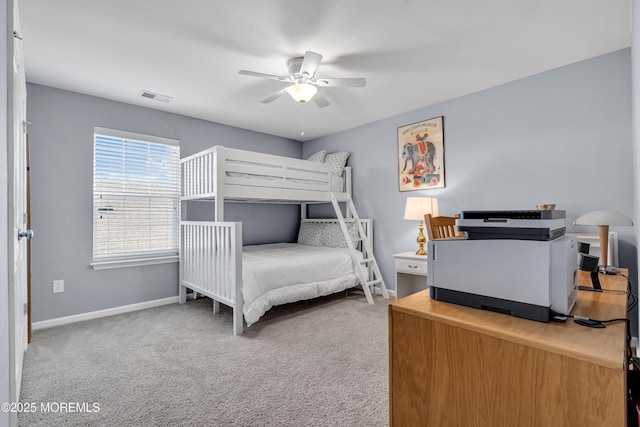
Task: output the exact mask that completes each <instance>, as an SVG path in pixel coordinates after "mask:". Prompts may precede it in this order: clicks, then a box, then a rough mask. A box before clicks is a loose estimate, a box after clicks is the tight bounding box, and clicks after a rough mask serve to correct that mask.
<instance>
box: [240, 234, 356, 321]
mask: <svg viewBox="0 0 640 427" xmlns="http://www.w3.org/2000/svg"><path fill="white" fill-rule="evenodd" d="M242 276H243V285H242V296H243V298H244V305H243V309H242V311H243V314H244V318H245V321H246V322H247V325H248V326H250V325H252V324H253V323H255V322H256V321H257V320H258V319H260V317H261V316H262V315H263V314H264V313H266V312H267V310H269V309H270V308H271V307H273V306H274V305H280V304H286V303H290V302H294V301H300V300H305V299H311V298H316V297H319V296H323V295H329V294H333V293H335V292H340V291H342V290H345V289H347V288H351V287H353V286H356V285H357V284H358V278H357V276H356V274H355V266H354V265H353V261H352V259H351V255H350V254H349V250H348V249H344V248H328V247H324V246H307V245H300V244H297V243H274V244H267V245H256V246H245V247H244V248H243V253H242Z"/></svg>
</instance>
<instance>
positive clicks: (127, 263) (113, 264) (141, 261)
mask: <svg viewBox="0 0 640 427" xmlns="http://www.w3.org/2000/svg"><path fill="white" fill-rule="evenodd" d="M179 260H180V257H179V256H178V255H169V256H163V257H155V258H135V259H119V260H111V261H93V262H92V263H91V264H89V265H91V267H92V268H93V269H94V270H106V269H110V268H124V267H140V266H143V265H154V264H169V263H172V262H178V261H179Z"/></svg>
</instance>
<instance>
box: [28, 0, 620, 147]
mask: <svg viewBox="0 0 640 427" xmlns="http://www.w3.org/2000/svg"><path fill="white" fill-rule="evenodd" d="M19 8H20V15H21V25H22V37H23V40H24V57H25V63H26V64H25V68H26V72H27V81H29V82H32V83H37V84H41V85H46V86H52V87H56V88H61V89H66V90H71V91H75V92H80V93H85V94H89V95H95V96H99V97H103V98H108V99H113V100H116V101H121V102H126V103H129V104H136V105H142V106H145V107H149V108H155V109H158V110H164V111H170V112H173V113H178V114H183V115H185V116H190V117H196V118H200V119H203V120H208V121H212V122H218V123H223V124H227V125H231V126H237V127H241V128H245V129H251V130H255V131H258V132H264V133H267V134H272V135H278V136H282V137H285V138H291V139H295V140H300V141H306V140H310V139H315V138H318V137H321V136H324V135H329V134H332V133H335V132H339V131H342V130H346V129H349V128H353V127H356V126H360V125H363V124H366V123H370V122H373V121H376V120H380V119H383V118H386V117H390V116H394V115H397V114H401V113H404V112H407V111H412V110H415V109H418V108H421V107H425V106H428V105H432V104H435V103H438V102H442V101H445V100H448V99H452V98H455V97H458V96H461V95H465V94H468V93H472V92H476V91H479V90H482V89H486V88H489V87H492V86H496V85H499V84H502V83H506V82H509V81H513V80H516V79H519V78H522V77H526V76H529V75H532V74H536V73H539V72H542V71H546V70H550V69H553V68H557V67H559V66H562V65H566V64H570V63H573V62H576V61H580V60H583V59H587V58H590V57H594V56H597V55H601V54H604V53H607V52H611V51H615V50H618V49H622V48H625V47H629V46H630V44H631V19H630V17H631V5H630V0H482V1H478V0H415V1H414V0H395V1H391V0H326V1H324V0H315V1H310V0H307V1H305V0H263V1H259V0H209V1H203V0H180V1H178V0H104V1H87V0H19ZM307 50H311V51H314V52H318V53H320V54H321V55H323V56H324V58H323V60H322V63H321V64H320V67H319V68H318V71H317V73H316V77H325V78H327V77H365V78H366V79H367V86H366V87H364V88H320V91H322V93H323V94H324V96H325V97H326V98H327V99H328V100H329V102H331V105H330V106H328V107H326V108H323V109H320V108H318V106H317V105H315V104H314V103H309V104H308V105H305V106H304V107H301V106H300V105H298V104H296V103H295V102H294V101H293V100H292V99H291V98H290V97H289V96H288V95H287V96H283V97H281V98H279V99H277V100H276V101H274V102H272V103H270V104H261V103H260V102H259V101H261V100H262V99H264V98H266V97H267V96H269V95H271V94H273V93H274V92H277V91H278V90H280V89H282V88H284V87H285V86H287V84H285V83H282V82H278V81H275V80H266V79H259V78H255V77H249V76H244V75H240V74H238V70H240V69H247V70H252V71H258V72H262V73H268V74H277V75H287V61H288V60H289V59H291V58H293V57H296V56H302V55H303V54H304V52H305V51H307ZM143 89H144V90H148V91H152V92H156V93H159V94H163V95H169V96H171V97H173V100H172V101H171V102H170V103H169V104H164V103H160V102H157V101H153V100H149V99H145V98H141V97H140V96H138V93H139V92H140V91H141V90H143ZM302 128H304V132H305V134H304V137H301V135H300V133H301V129H302Z"/></svg>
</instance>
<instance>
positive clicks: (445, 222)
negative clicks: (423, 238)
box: [424, 214, 466, 240]
mask: <svg viewBox="0 0 640 427" xmlns="http://www.w3.org/2000/svg"><path fill="white" fill-rule="evenodd" d="M459 218H460V214H456V216H431V214H426V215H425V216H424V222H425V223H426V224H427V234H428V236H429V240H442V239H451V238H461V237H464V236H466V233H464V232H462V231H458V229H457V228H456V219H459Z"/></svg>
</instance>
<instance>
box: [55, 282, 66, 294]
mask: <svg viewBox="0 0 640 427" xmlns="http://www.w3.org/2000/svg"><path fill="white" fill-rule="evenodd" d="M60 292H64V280H54V281H53V293H54V294H58V293H60Z"/></svg>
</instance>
